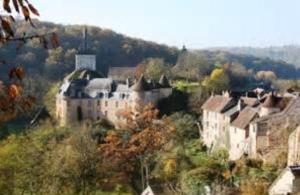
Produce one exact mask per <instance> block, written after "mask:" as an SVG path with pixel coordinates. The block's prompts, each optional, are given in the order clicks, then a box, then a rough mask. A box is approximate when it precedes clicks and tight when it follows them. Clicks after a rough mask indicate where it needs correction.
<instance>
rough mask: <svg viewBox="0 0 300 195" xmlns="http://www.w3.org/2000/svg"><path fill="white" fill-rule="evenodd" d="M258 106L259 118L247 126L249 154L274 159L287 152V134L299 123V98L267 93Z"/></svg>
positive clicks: (254, 156) (252, 156) (253, 156)
mask: <svg viewBox="0 0 300 195" xmlns="http://www.w3.org/2000/svg"><path fill="white" fill-rule="evenodd" d="M260 107H261V108H260V112H259V113H260V118H258V119H256V120H254V121H253V122H252V123H251V124H250V128H249V136H250V140H249V156H250V157H251V158H262V159H264V160H274V157H275V156H277V155H279V154H281V153H284V152H287V145H288V136H289V135H290V133H291V130H294V129H295V128H296V127H297V126H298V125H299V123H300V98H299V97H284V96H283V97H274V94H269V95H268V96H267V97H266V100H265V101H264V103H263V104H262V105H261V106H260Z"/></svg>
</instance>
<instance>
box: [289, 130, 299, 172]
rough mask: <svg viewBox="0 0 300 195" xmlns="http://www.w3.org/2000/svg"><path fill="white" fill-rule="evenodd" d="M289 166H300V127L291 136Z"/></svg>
mask: <svg viewBox="0 0 300 195" xmlns="http://www.w3.org/2000/svg"><path fill="white" fill-rule="evenodd" d="M288 144H289V145H288V146H289V151H288V162H287V164H288V166H296V165H300V126H298V127H297V128H296V130H295V131H293V132H292V133H291V134H290V136H289V142H288Z"/></svg>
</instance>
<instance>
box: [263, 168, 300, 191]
mask: <svg viewBox="0 0 300 195" xmlns="http://www.w3.org/2000/svg"><path fill="white" fill-rule="evenodd" d="M299 192H300V166H289V167H287V168H286V169H284V170H283V171H282V172H281V173H280V175H279V176H278V177H277V178H276V180H275V181H274V182H273V183H272V185H271V186H270V188H269V195H288V194H296V193H299Z"/></svg>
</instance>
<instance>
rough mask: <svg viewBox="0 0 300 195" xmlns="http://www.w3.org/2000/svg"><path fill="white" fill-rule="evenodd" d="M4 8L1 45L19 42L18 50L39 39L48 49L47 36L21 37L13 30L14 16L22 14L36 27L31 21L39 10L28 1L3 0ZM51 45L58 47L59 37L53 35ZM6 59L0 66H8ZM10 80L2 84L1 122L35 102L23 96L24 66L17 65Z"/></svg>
mask: <svg viewBox="0 0 300 195" xmlns="http://www.w3.org/2000/svg"><path fill="white" fill-rule="evenodd" d="M2 5H3V6H2V8H3V11H4V14H0V22H1V24H0V44H1V46H2V45H5V44H8V43H9V42H17V48H16V49H17V50H19V49H20V48H21V47H22V46H23V45H24V43H26V42H27V41H28V40H31V39H39V40H40V42H41V43H42V44H43V46H44V47H45V48H47V47H48V43H47V40H46V35H29V36H27V35H26V33H25V32H23V33H24V34H23V35H21V36H20V37H16V35H15V34H16V33H15V31H14V30H13V28H12V23H14V22H15V19H14V15H15V14H21V15H22V16H23V17H24V19H25V21H28V22H29V23H30V24H31V25H32V26H34V24H33V22H32V20H31V14H33V15H36V16H39V12H38V10H37V9H36V8H35V7H34V6H33V5H32V4H31V3H30V2H29V1H28V0H13V1H10V0H3V4H2ZM51 43H52V45H53V46H57V45H58V37H57V35H56V34H55V33H52V37H51ZM8 63H11V62H6V61H5V60H4V59H0V64H8ZM8 76H9V80H8V81H6V80H4V81H1V83H0V121H7V120H10V119H12V118H14V117H15V116H16V114H17V112H18V111H20V110H21V111H25V110H28V109H29V108H30V107H31V106H32V103H33V101H34V98H33V97H32V96H23V95H22V92H23V86H22V80H23V78H24V68H23V66H22V65H15V66H13V67H12V68H11V69H10V71H9V75H8Z"/></svg>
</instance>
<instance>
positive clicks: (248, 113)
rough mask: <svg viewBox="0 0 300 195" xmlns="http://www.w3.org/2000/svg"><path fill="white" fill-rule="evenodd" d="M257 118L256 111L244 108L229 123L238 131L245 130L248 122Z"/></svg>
mask: <svg viewBox="0 0 300 195" xmlns="http://www.w3.org/2000/svg"><path fill="white" fill-rule="evenodd" d="M256 116H257V111H256V110H255V109H253V108H251V107H249V106H247V107H245V108H244V109H243V110H242V111H241V112H240V113H239V115H238V116H237V118H236V119H235V120H234V121H233V122H232V123H231V125H232V126H234V127H237V128H239V129H246V128H247V126H248V125H249V124H250V122H251V121H252V120H253V119H255V117H256Z"/></svg>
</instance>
